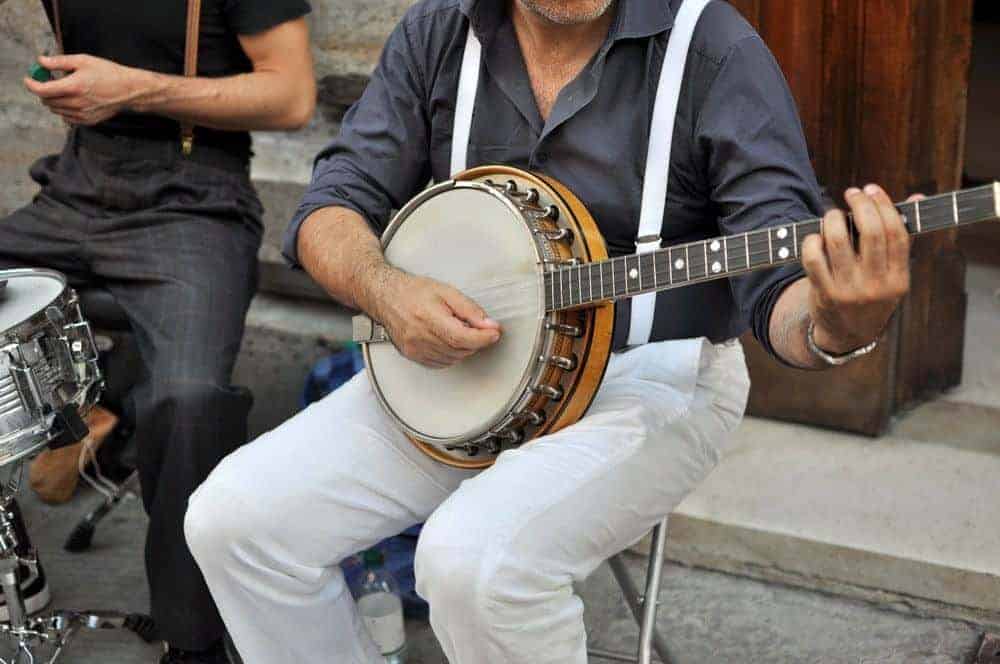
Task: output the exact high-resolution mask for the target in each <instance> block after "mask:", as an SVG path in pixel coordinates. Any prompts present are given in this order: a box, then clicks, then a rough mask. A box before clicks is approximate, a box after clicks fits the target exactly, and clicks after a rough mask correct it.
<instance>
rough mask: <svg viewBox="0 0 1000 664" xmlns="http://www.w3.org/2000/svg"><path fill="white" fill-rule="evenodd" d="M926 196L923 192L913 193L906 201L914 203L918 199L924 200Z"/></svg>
mask: <svg viewBox="0 0 1000 664" xmlns="http://www.w3.org/2000/svg"><path fill="white" fill-rule="evenodd" d="M926 198H927V197H926V196H924V195H923V194H912V195H911V196H910V197H909V198H907V199H906V202H907V203H913V202H916V201H922V200H924V199H926Z"/></svg>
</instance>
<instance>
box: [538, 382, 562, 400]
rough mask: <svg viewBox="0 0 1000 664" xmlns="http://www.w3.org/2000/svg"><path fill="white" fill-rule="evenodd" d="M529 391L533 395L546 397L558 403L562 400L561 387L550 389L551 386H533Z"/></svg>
mask: <svg viewBox="0 0 1000 664" xmlns="http://www.w3.org/2000/svg"><path fill="white" fill-rule="evenodd" d="M531 391H532V392H534V393H535V394H541V395H542V396H546V397H548V398H549V399H551V400H552V401H559V400H560V399H562V398H563V391H562V388H561V387H552V386H551V385H535V386H534V387H532V388H531Z"/></svg>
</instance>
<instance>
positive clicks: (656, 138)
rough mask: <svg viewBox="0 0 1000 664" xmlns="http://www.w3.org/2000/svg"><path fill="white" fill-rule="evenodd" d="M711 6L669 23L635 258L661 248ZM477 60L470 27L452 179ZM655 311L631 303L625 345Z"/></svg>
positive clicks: (690, 0)
mask: <svg viewBox="0 0 1000 664" xmlns="http://www.w3.org/2000/svg"><path fill="white" fill-rule="evenodd" d="M710 1H711V0H684V2H682V3H681V8H680V10H679V11H678V12H677V16H676V17H675V19H674V27H673V29H672V30H671V31H670V39H669V40H668V42H667V51H666V54H665V55H664V57H663V66H662V68H661V69H660V80H659V83H658V85H657V88H656V101H655V102H654V104H653V121H652V124H651V125H650V130H649V147H648V149H647V154H646V171H645V175H644V178H643V188H642V208H641V211H640V213H639V236H638V237H637V238H636V251H637V252H638V253H645V252H647V251H653V250H654V249H658V248H659V247H660V230H661V229H662V227H663V212H664V205H665V204H666V198H667V183H668V180H669V177H670V149H671V143H672V142H673V136H674V122H675V119H676V116H677V103H678V101H679V99H680V93H681V82H682V80H683V77H684V66H685V64H686V63H687V56H688V50H689V48H690V46H691V38H692V37H693V36H694V29H695V26H697V25H698V19H699V18H700V17H701V13H702V11H703V10H704V9H705V6H706V5H708V3H709V2H710ZM481 58H482V47H481V45H480V43H479V40H478V39H477V38H476V36H475V34H474V33H473V30H472V27H471V25H470V27H469V33H468V36H467V37H466V41H465V53H464V54H463V55H462V70H461V72H460V73H459V76H458V94H457V97H456V101H455V126H454V130H453V132H452V144H451V173H452V175H455V174H456V173H458V172H459V171H463V170H465V168H466V161H467V158H468V150H469V132H470V131H471V129H472V108H473V106H474V105H475V102H476V91H477V89H478V87H479V71H480V60H481ZM655 305H656V293H646V294H643V295H637V296H635V297H633V298H632V319H631V321H630V325H629V334H628V345H630V346H634V345H639V344H644V343H646V342H648V341H649V335H650V333H651V332H652V329H653V309H654V307H655Z"/></svg>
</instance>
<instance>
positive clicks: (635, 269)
mask: <svg viewBox="0 0 1000 664" xmlns="http://www.w3.org/2000/svg"><path fill="white" fill-rule="evenodd" d="M629 260H632V261H634V262H633V264H632V265H629ZM640 276H641V275H640V274H639V258H638V257H637V256H626V257H625V292H626V293H629V292H635V291H636V290H638V288H637V287H636V284H637V283H639V277H640ZM630 286H631V288H630Z"/></svg>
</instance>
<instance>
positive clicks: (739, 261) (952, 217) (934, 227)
mask: <svg viewBox="0 0 1000 664" xmlns="http://www.w3.org/2000/svg"><path fill="white" fill-rule="evenodd" d="M896 209H897V210H899V212H900V214H902V216H903V223H904V224H905V225H906V229H907V231H909V233H910V235H921V234H923V233H929V232H931V231H938V230H945V229H948V228H956V227H959V226H964V225H968V224H974V223H978V222H980V221H991V220H994V219H998V218H1000V182H994V183H993V184H989V185H985V186H982V187H974V188H972V189H963V190H961V191H954V192H951V193H947V194H939V195H937V196H931V197H929V198H926V199H924V200H922V201H912V202H908V203H899V204H897V205H896ZM848 217H849V218H850V215H848ZM822 228H823V220H822V219H809V220H806V221H800V222H797V223H792V224H787V225H784V226H771V227H768V228H762V229H760V230H756V231H750V232H749V233H742V234H738V235H730V236H725V237H717V238H710V239H708V240H699V241H696V242H689V243H686V244H680V245H676V246H671V247H666V248H662V249H657V250H654V251H650V252H646V253H642V254H631V255H628V256H618V257H616V258H611V259H607V260H603V261H595V262H592V263H583V264H579V265H571V266H566V267H560V268H557V269H555V270H552V271H550V272H547V273H546V274H545V305H546V310H548V311H561V310H565V309H575V308H578V307H581V306H586V305H588V304H593V303H598V302H608V301H614V300H620V299H624V298H628V297H632V296H635V295H639V294H642V293H652V292H657V291H662V290H668V289H671V288H679V287H682V286H688V285H692V284H697V283H704V282H707V281H713V280H715V279H725V278H728V277H732V276H736V275H740V274H746V273H748V272H753V271H756V270H766V269H770V268H774V267H778V266H781V265H788V264H792V263H797V262H799V255H800V253H801V250H802V242H803V240H805V238H806V236H808V235H810V234H813V233H820V232H821V231H822Z"/></svg>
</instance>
